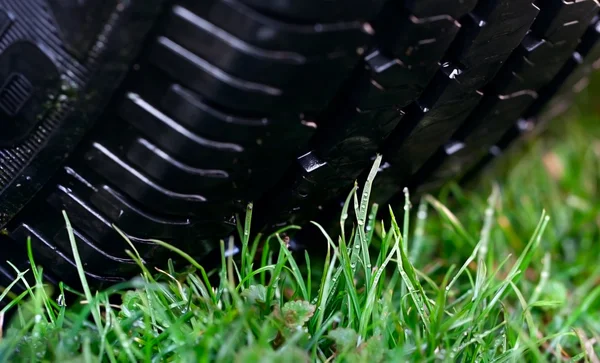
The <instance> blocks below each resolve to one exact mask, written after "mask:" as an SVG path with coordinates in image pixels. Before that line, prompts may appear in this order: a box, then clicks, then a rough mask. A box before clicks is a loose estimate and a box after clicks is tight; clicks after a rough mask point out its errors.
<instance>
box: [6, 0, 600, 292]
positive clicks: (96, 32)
mask: <svg viewBox="0 0 600 363" xmlns="http://www.w3.org/2000/svg"><path fill="white" fill-rule="evenodd" d="M599 9H600V7H599V6H598V3H597V2H596V1H592V0H583V1H561V0H545V1H532V0H419V1H414V0H405V1H392V0H389V1H384V0H352V1H349V0H346V1H327V2H322V1H317V0H302V1H300V0H298V1H285V2H282V1H257V0H203V1H197V0H175V1H167V0H139V1H138V0H131V1H127V2H122V1H117V0H112V1H91V0H88V1H83V2H82V1H79V2H76V1H67V0H60V1H46V0H1V1H0V76H1V77H2V88H1V89H0V113H1V116H2V122H1V123H0V212H1V214H0V224H1V225H2V228H3V231H4V233H2V234H0V244H1V246H2V250H3V251H4V252H3V253H2V259H1V260H2V262H0V285H7V284H8V283H9V282H10V281H12V279H14V278H15V276H16V272H15V271H14V270H13V269H12V268H11V267H10V266H9V265H8V264H5V263H4V261H5V260H10V261H11V262H12V263H13V264H14V265H15V266H16V267H17V268H19V269H22V270H24V269H27V268H29V267H30V266H29V261H28V258H27V254H26V249H27V245H26V240H27V238H31V244H32V250H33V255H34V258H35V260H36V262H37V263H38V264H40V265H42V266H44V267H45V269H44V273H45V276H46V278H47V280H48V281H50V282H58V281H63V282H65V283H67V284H70V285H74V286H76V285H77V284H78V277H77V274H76V273H75V269H76V266H75V262H74V258H73V255H72V252H71V245H70V242H69V239H68V235H67V231H66V229H65V224H64V220H63V216H62V213H61V212H62V211H63V210H64V211H66V213H67V214H68V216H69V219H70V221H71V223H72V225H73V229H74V234H75V237H76V240H77V246H78V249H79V253H80V255H81V258H82V260H83V261H84V264H85V268H86V273H87V276H88V279H89V281H90V283H92V284H94V285H96V286H101V285H103V284H106V283H114V282H117V281H121V280H123V279H127V278H129V277H131V276H132V275H133V274H135V273H137V271H138V267H137V266H136V265H135V263H134V262H133V261H132V260H131V259H130V258H129V256H128V255H127V253H126V252H125V250H126V249H128V248H129V246H128V245H127V242H126V241H125V240H124V238H123V237H122V236H121V234H120V232H122V233H124V234H125V236H127V237H128V238H129V240H130V241H131V242H132V243H133V244H134V245H135V246H136V248H137V250H138V251H139V252H140V254H141V256H142V258H143V259H144V262H146V263H147V264H149V265H156V264H162V263H164V262H165V261H166V259H167V258H168V257H173V256H171V255H170V254H169V253H167V252H166V251H165V250H164V249H161V248H159V247H158V246H157V245H156V244H154V243H153V242H152V239H161V240H164V241H166V242H169V243H172V244H174V245H176V246H178V247H180V248H183V249H185V250H186V251H188V252H189V253H190V254H191V255H193V256H194V257H196V258H198V259H202V258H204V259H205V260H206V258H207V257H206V256H209V254H210V253H211V252H213V251H214V250H215V249H216V248H218V241H219V240H220V239H222V238H225V237H227V236H228V235H230V234H232V233H233V232H234V229H235V224H236V219H235V218H236V215H237V214H239V213H241V212H243V210H244V208H245V206H246V204H247V203H248V202H250V201H253V202H254V205H255V208H254V209H255V215H256V216H255V223H256V226H257V227H258V228H264V229H267V230H268V229H273V228H277V227H280V226H282V225H285V224H290V223H305V222H306V221H307V220H309V219H320V220H324V219H327V218H332V216H331V215H330V213H329V211H331V208H330V207H331V206H337V205H339V203H340V202H341V201H342V198H343V197H345V194H346V193H347V192H348V191H349V189H350V188H351V186H352V185H353V183H354V181H355V180H360V179H361V178H364V175H365V171H366V170H368V168H369V167H370V165H371V163H372V160H373V159H374V157H375V155H376V154H377V153H382V154H383V155H384V163H383V164H382V168H381V171H380V173H379V176H378V178H377V179H376V183H375V185H374V186H373V190H374V199H375V201H377V202H379V203H387V202H395V201H397V200H398V198H399V196H401V191H402V190H403V188H405V187H408V188H410V189H411V190H412V191H413V192H416V193H422V192H425V191H429V190H433V189H435V188H438V187H439V186H440V185H442V184H443V183H445V182H447V181H448V180H455V179H461V178H465V177H466V176H468V175H472V174H473V173H475V172H476V171H477V170H480V169H481V168H482V167H483V166H485V165H487V164H489V162H490V161H492V160H494V158H496V157H498V156H499V155H501V154H502V153H503V151H504V150H505V149H506V148H508V147H509V146H510V145H512V144H513V143H514V141H515V140H517V139H519V138H520V137H522V136H523V134H525V133H527V132H530V131H531V130H532V129H535V127H538V126H540V124H543V122H542V121H544V120H546V119H548V118H551V117H552V115H553V114H555V113H556V112H557V110H558V109H560V107H558V106H559V105H561V107H563V108H564V106H563V105H565V104H567V103H568V101H569V100H570V99H572V97H573V95H574V94H576V93H577V92H578V91H580V90H581V89H582V88H583V86H584V85H585V83H586V80H587V79H588V77H589V75H590V73H591V72H592V71H593V70H594V69H595V68H597V67H598V66H599V62H598V59H600V43H599V42H598V38H599V37H600V22H599V19H600V18H599V17H598V12H599ZM549 106H552V107H549ZM115 226H116V227H118V230H117V228H115Z"/></svg>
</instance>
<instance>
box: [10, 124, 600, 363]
mask: <svg viewBox="0 0 600 363" xmlns="http://www.w3.org/2000/svg"><path fill="white" fill-rule="evenodd" d="M591 121H593V120H591V119H590V120H587V121H586V120H585V119H584V120H582V121H581V122H579V123H576V124H575V123H570V124H569V126H568V127H567V128H564V127H563V128H561V127H557V128H555V129H554V133H551V134H550V135H548V137H546V138H545V139H544V140H542V141H537V142H534V143H532V144H529V145H527V147H526V149H527V150H526V151H525V153H519V154H515V155H512V157H508V158H506V160H504V161H503V163H502V165H500V166H499V167H498V168H499V169H500V170H502V169H503V168H508V167H509V170H508V171H506V172H504V173H500V175H503V176H504V177H503V181H502V182H497V181H494V179H492V178H493V175H492V177H489V176H488V177H487V178H484V179H483V180H481V181H479V182H478V183H477V184H476V185H477V187H476V188H472V189H471V190H470V191H468V192H465V191H463V190H461V189H460V188H458V187H457V186H455V185H450V186H448V187H447V188H445V189H444V190H443V191H442V192H441V193H440V194H439V196H438V197H437V198H434V197H433V196H427V197H425V198H423V199H422V201H421V202H420V203H419V204H418V205H414V206H411V205H410V204H409V203H407V204H406V205H405V207H404V208H405V210H409V211H410V212H409V213H403V216H402V217H401V218H400V219H397V218H396V217H395V216H394V214H393V213H387V211H386V213H381V214H382V215H384V216H387V217H386V218H383V219H382V220H381V221H380V222H377V223H376V220H375V217H374V216H375V213H376V212H377V208H378V206H373V205H370V203H369V202H368V198H369V190H370V183H369V182H368V183H367V185H365V186H363V187H362V188H356V189H355V190H354V191H353V192H352V193H350V194H349V195H348V200H347V203H346V205H345V207H344V209H343V210H341V211H340V224H341V225H347V223H346V222H347V221H346V219H352V224H353V225H354V226H355V227H356V229H355V230H348V229H347V228H346V229H345V230H343V231H342V233H341V234H340V235H339V236H330V235H328V234H327V231H325V230H323V237H322V240H321V241H314V243H327V244H328V246H329V249H328V254H327V256H326V258H325V260H324V261H322V260H317V259H316V258H313V260H312V261H311V259H310V257H309V256H306V257H305V259H306V260H307V261H308V263H306V264H304V263H299V262H298V263H296V260H295V258H294V256H293V255H292V254H291V253H290V251H289V250H288V249H287V247H286V243H287V241H286V240H285V238H281V233H276V234H273V235H271V236H261V235H258V236H254V235H253V234H252V233H251V231H250V230H249V226H250V220H251V214H252V208H251V206H250V207H249V209H248V211H247V215H246V218H245V219H244V220H243V221H242V225H240V226H239V233H240V237H241V239H242V241H243V246H242V254H241V255H242V259H241V261H239V263H236V261H234V260H232V259H231V258H225V257H223V261H222V264H221V268H220V269H218V270H216V271H205V270H204V269H203V268H202V266H200V265H199V264H198V263H197V262H195V261H193V260H191V258H189V256H187V255H185V253H184V252H183V251H178V250H176V249H175V248H173V247H170V246H167V245H165V247H167V248H171V249H173V250H174V251H175V252H177V253H180V254H181V255H182V256H183V257H185V258H187V259H188V260H189V262H190V265H191V266H192V268H191V269H190V270H188V271H174V269H173V266H172V264H169V265H167V266H165V268H164V269H163V270H160V271H148V270H147V269H146V268H145V267H144V266H143V265H142V264H141V263H140V271H141V273H140V276H139V277H138V278H136V279H134V280H132V281H130V282H128V283H126V284H122V285H120V286H115V287H112V288H111V289H109V290H108V291H101V292H95V291H91V290H90V289H89V288H88V286H87V284H86V282H85V276H84V274H83V273H82V272H81V261H79V260H77V263H78V265H79V270H80V278H81V280H82V282H83V286H84V291H83V294H81V298H80V299H79V300H78V301H65V299H64V296H63V295H62V294H61V291H64V290H63V289H64V288H66V287H63V286H60V287H59V289H58V291H56V292H52V290H51V289H50V287H48V286H45V285H44V282H43V281H42V277H41V273H40V272H41V271H40V270H39V269H36V270H34V271H29V272H25V271H23V272H21V271H19V273H20V274H21V275H20V277H21V278H22V281H23V282H24V283H26V280H25V279H24V278H23V276H24V274H25V273H28V274H33V275H34V277H35V281H36V283H35V285H34V286H30V289H29V290H28V291H26V292H25V293H24V294H22V295H21V296H19V297H17V298H16V299H15V300H13V303H12V306H9V307H8V309H13V310H14V309H17V310H16V312H15V314H14V317H13V319H12V320H10V321H5V320H4V319H3V318H2V317H3V316H4V311H3V312H2V313H1V314H0V322H1V323H2V337H1V340H0V361H11V362H19V361H48V362H50V361H61V362H100V361H107V362H121V361H147V362H161V361H169V362H171V361H172V362H177V361H181V362H194V361H199V362H208V361H211V362H212V361H219V362H231V361H235V362H257V361H260V362H301V361H322V362H325V361H331V360H332V359H336V360H339V361H345V362H363V361H364V362H367V361H368V362H370V363H371V362H383V361H386V362H387V361H398V362H405V361H418V362H422V361H423V362H433V361H448V362H454V361H464V362H482V361H483V362H508V361H536V362H538V361H539V362H542V361H575V362H579V361H582V362H583V361H585V362H598V355H600V349H599V345H600V344H599V343H598V342H599V339H600V313H599V311H600V263H599V262H600V261H599V256H600V243H599V237H600V236H599V229H600V228H599V225H600V213H599V212H600V202H599V201H598V196H599V195H600V192H599V188H600V139H598V138H597V136H598V135H597V134H598V131H600V128H598V127H597V126H596V127H593V126H590V125H593V122H591ZM565 134H566V135H568V136H567V137H564V135H565ZM553 135H560V136H561V137H560V138H559V140H558V141H557V140H555V139H556V138H555V137H553ZM376 167H377V165H375V166H374V168H376ZM496 175H498V174H496ZM369 181H370V180H369ZM380 209H382V210H385V209H387V207H384V206H381V207H380ZM399 209H400V211H401V210H402V206H400V208H399ZM450 209H452V210H453V211H456V214H453V213H452V212H451V211H450ZM65 220H66V222H67V224H68V219H67V218H66V219H65ZM280 232H282V231H280ZM71 237H72V236H71ZM157 243H161V242H157ZM229 243H230V242H229V241H223V242H222V243H221V250H222V251H225V250H226V249H227V248H228V247H229V246H228V244H229ZM72 246H73V250H74V252H75V255H77V253H76V252H77V248H76V247H77V246H76V245H75V243H73V242H72ZM130 246H131V250H130V252H129V253H130V254H131V256H132V258H135V259H136V260H138V261H139V256H138V255H137V253H136V251H135V249H134V247H133V245H131V244H130ZM259 246H263V248H259ZM215 274H216V275H218V277H219V279H217V281H219V282H218V284H217V285H211V282H210V281H214V279H211V276H212V275H215ZM8 290H9V289H6V290H5V291H4V293H2V296H1V297H0V298H1V299H7V296H8V294H7V293H8ZM115 297H116V298H117V301H120V303H119V304H116V305H115V303H114V301H115ZM5 310H6V309H5Z"/></svg>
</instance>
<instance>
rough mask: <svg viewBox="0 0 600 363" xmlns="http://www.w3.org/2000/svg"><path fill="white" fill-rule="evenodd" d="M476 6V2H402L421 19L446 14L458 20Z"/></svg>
mask: <svg viewBox="0 0 600 363" xmlns="http://www.w3.org/2000/svg"><path fill="white" fill-rule="evenodd" d="M476 4H477V0H442V1H440V0H404V6H405V7H406V8H407V9H408V10H409V11H410V12H411V13H412V14H413V15H415V16H418V17H421V18H429V17H434V16H436V15H440V14H446V15H449V16H451V17H453V18H455V19H458V18H460V17H461V16H463V15H465V14H467V13H468V12H470V11H471V10H473V8H475V5H476Z"/></svg>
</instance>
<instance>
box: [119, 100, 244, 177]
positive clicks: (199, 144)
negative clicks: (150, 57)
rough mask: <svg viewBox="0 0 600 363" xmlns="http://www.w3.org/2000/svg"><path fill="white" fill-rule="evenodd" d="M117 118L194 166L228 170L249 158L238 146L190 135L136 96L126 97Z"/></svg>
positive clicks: (186, 130)
mask: <svg viewBox="0 0 600 363" xmlns="http://www.w3.org/2000/svg"><path fill="white" fill-rule="evenodd" d="M119 114H120V116H121V117H122V118H123V119H125V120H126V121H128V122H129V123H131V124H132V125H133V126H135V127H136V128H137V129H138V130H139V131H140V132H141V133H143V134H144V135H146V136H147V137H148V138H150V139H151V140H152V141H153V142H155V143H156V144H157V145H158V146H160V147H161V148H163V149H164V150H165V151H167V152H170V153H171V154H172V155H174V156H175V155H176V156H177V157H179V158H181V160H182V161H186V162H188V163H190V165H193V166H197V167H201V168H207V169H230V168H231V167H232V166H233V165H234V164H235V163H236V160H237V159H238V158H242V157H249V156H250V155H248V154H249V153H250V151H249V150H245V149H244V148H243V147H242V146H240V145H237V144H233V143H226V142H219V141H212V140H209V139H206V138H204V137H202V136H199V135H197V134H195V133H193V132H191V131H190V130H188V129H186V128H185V127H183V126H181V125H180V124H179V123H178V122H176V121H175V120H173V119H171V118H170V117H168V116H167V115H165V114H164V113H162V112H161V111H159V110H158V109H157V108H155V107H154V106H153V105H151V104H149V103H148V102H146V101H145V100H143V99H142V98H141V97H139V96H138V95H136V94H132V93H130V94H128V95H127V98H126V99H125V102H124V103H123V104H122V106H121V109H120V111H119ZM244 151H246V152H244Z"/></svg>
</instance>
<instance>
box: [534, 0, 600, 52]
mask: <svg viewBox="0 0 600 363" xmlns="http://www.w3.org/2000/svg"><path fill="white" fill-rule="evenodd" d="M599 9H600V7H599V6H598V3H597V2H596V1H595V0H574V1H563V0H545V1H543V2H542V3H541V11H540V14H539V16H538V17H537V19H536V21H535V23H533V25H532V27H531V30H532V31H533V32H534V33H535V34H536V35H537V36H538V37H540V38H542V39H545V40H547V41H550V42H552V43H561V42H569V43H573V42H576V41H577V40H578V39H579V37H580V36H581V34H582V33H583V32H584V31H585V29H586V28H587V26H588V25H589V23H590V22H591V21H592V18H593V17H594V16H595V15H596V14H598V10H599Z"/></svg>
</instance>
